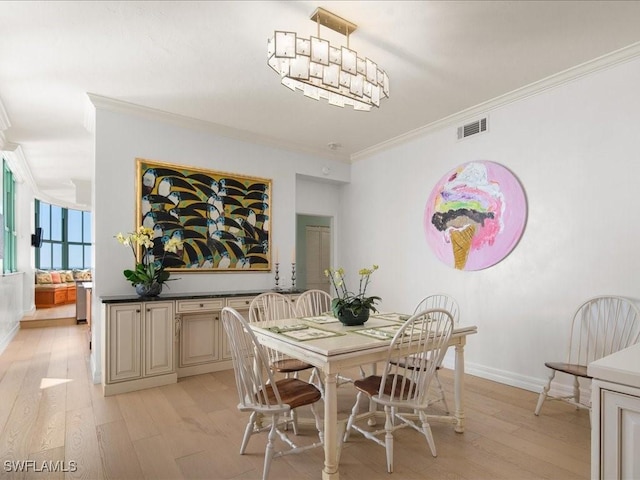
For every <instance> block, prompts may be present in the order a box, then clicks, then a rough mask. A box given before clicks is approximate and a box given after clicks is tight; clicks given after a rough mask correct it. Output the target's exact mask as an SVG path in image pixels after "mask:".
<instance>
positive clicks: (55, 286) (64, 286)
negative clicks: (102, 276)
mask: <svg viewBox="0 0 640 480" xmlns="http://www.w3.org/2000/svg"><path fill="white" fill-rule="evenodd" d="M76 281H83V282H86V281H91V272H90V271H89V270H73V271H71V270H38V271H37V272H36V284H35V303H36V308H50V307H55V306H58V305H65V304H68V303H75V301H76Z"/></svg>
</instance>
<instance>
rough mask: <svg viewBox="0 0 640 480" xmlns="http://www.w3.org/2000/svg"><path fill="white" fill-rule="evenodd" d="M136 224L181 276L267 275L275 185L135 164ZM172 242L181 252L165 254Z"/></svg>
mask: <svg viewBox="0 0 640 480" xmlns="http://www.w3.org/2000/svg"><path fill="white" fill-rule="evenodd" d="M136 167H137V168H136V176H137V179H136V182H137V183H136V201H137V203H136V222H137V225H143V226H145V227H148V228H151V229H152V230H153V237H154V240H153V243H154V245H153V254H154V256H155V257H156V258H163V260H162V263H163V266H164V267H165V268H166V269H168V270H174V271H180V272H204V271H221V272H222V271H235V272H237V271H269V270H271V248H270V245H271V243H270V238H271V237H270V234H269V218H270V216H271V180H270V179H266V178H257V177H249V176H245V175H238V174H234V173H226V172H217V171H213V170H205V169H202V168H195V167H188V166H185V165H174V164H169V163H160V162H155V161H151V160H145V159H141V158H137V159H136ZM171 238H178V239H180V240H182V242H183V243H182V245H183V246H182V249H181V250H178V251H177V252H176V253H175V254H173V253H168V252H167V253H165V252H164V244H165V243H166V242H167V241H168V240H169V239H171Z"/></svg>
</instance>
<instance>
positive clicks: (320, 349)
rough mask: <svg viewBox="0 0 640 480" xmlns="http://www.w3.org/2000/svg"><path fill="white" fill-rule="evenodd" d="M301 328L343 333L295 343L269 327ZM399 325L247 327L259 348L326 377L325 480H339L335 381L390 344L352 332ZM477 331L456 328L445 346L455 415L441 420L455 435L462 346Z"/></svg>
mask: <svg viewBox="0 0 640 480" xmlns="http://www.w3.org/2000/svg"><path fill="white" fill-rule="evenodd" d="M298 324H305V325H308V326H309V327H313V328H318V329H321V330H325V331H330V332H336V333H340V334H344V335H340V336H332V337H328V338H320V339H313V340H305V341H299V340H296V339H294V338H290V337H287V336H285V335H283V334H281V333H275V332H273V331H271V330H269V328H272V327H274V326H277V327H285V326H288V325H298ZM394 324H395V325H397V322H393V321H390V320H386V319H381V318H376V317H373V316H372V317H371V318H370V319H369V321H367V323H366V324H365V325H364V326H358V327H345V326H344V325H342V324H341V323H339V322H337V323H327V324H322V325H317V324H314V323H312V322H310V321H305V320H304V319H299V318H295V319H286V320H276V321H271V322H261V323H254V324H251V328H252V330H253V332H254V333H255V334H256V336H257V338H258V340H259V341H260V343H262V344H263V345H265V346H267V347H269V348H273V349H275V350H278V351H279V352H282V353H284V354H286V355H289V356H291V357H293V358H297V359H299V360H303V361H305V362H307V363H310V364H311V365H313V366H315V367H318V368H319V369H320V370H321V371H322V372H323V375H324V389H325V393H324V442H325V443H324V468H323V470H322V478H323V480H338V478H339V473H338V461H339V458H340V451H339V448H340V445H341V442H340V440H339V438H340V436H341V435H342V429H343V428H344V422H341V424H339V423H338V403H337V402H338V401H337V385H336V377H337V375H338V373H339V372H340V371H344V370H345V369H347V368H349V367H357V366H360V365H368V364H375V363H376V362H380V361H384V360H386V358H387V352H388V349H389V344H390V343H391V342H390V339H389V340H381V339H376V338H371V337H368V336H365V335H361V334H357V333H352V332H353V331H354V330H359V329H363V328H366V329H370V328H377V327H384V326H389V325H394ZM474 333H477V327H476V326H465V327H457V328H455V329H454V331H453V334H452V336H451V340H450V342H449V346H453V347H454V348H455V370H454V397H455V399H454V401H455V412H454V414H453V415H452V416H442V418H449V419H451V421H452V423H453V424H454V429H455V431H456V432H458V433H462V432H464V418H465V414H464V406H463V393H464V382H463V378H464V346H465V344H466V339H467V335H470V334H474Z"/></svg>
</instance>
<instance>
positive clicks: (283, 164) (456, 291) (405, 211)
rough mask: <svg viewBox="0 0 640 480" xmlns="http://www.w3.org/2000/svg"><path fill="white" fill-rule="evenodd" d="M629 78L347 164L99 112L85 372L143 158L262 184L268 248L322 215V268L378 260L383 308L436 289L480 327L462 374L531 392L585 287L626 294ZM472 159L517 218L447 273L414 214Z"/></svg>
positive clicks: (597, 81)
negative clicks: (481, 257)
mask: <svg viewBox="0 0 640 480" xmlns="http://www.w3.org/2000/svg"><path fill="white" fill-rule="evenodd" d="M638 79H640V59H636V60H632V61H629V62H627V63H624V64H619V65H617V66H614V67H611V68H609V69H607V70H603V71H600V72H596V73H593V74H591V75H588V76H584V77H581V78H579V79H577V80H574V81H572V82H570V83H566V84H564V85H561V86H559V87H555V88H553V89H549V90H547V91H544V92H542V93H539V94H537V95H535V96H532V97H529V98H527V99H524V100H520V101H517V102H514V103H511V104H509V105H506V106H503V107H500V108H496V109H494V110H492V111H490V112H488V113H489V129H490V131H489V132H488V133H487V134H483V135H479V136H477V137H471V138H469V139H466V140H463V141H457V140H456V136H455V129H454V128H453V127H451V128H446V129H443V130H440V131H436V132H434V133H431V134H428V135H425V136H424V137H421V138H418V139H414V140H412V141H411V142H408V143H405V144H403V145H400V146H396V147H394V148H392V149H390V150H386V151H383V152H380V153H378V154H376V155H374V156H372V157H369V158H367V159H364V160H361V161H358V162H356V163H355V164H353V165H352V166H351V168H350V169H349V166H347V165H344V164H341V163H338V162H335V163H332V162H330V161H327V160H325V159H320V158H314V157H311V156H307V155H300V154H295V153H291V152H287V151H284V150H280V149H277V148H272V147H265V146H258V145H253V144H250V143H246V142H241V141H238V140H233V139H230V138H225V137H222V136H219V135H215V134H212V133H208V132H205V131H199V130H189V129H186V128H181V127H179V126H176V125H172V124H169V123H163V122H161V121H153V120H149V119H146V118H142V117H137V116H135V115H133V114H127V113H121V112H120V113H118V112H115V111H111V110H107V109H104V108H98V110H97V113H96V171H95V182H96V184H95V193H94V195H95V201H94V205H95V209H94V219H95V241H96V246H95V254H96V258H95V263H94V265H95V277H94V278H95V298H96V301H95V303H94V317H95V318H96V322H95V324H94V332H98V333H95V335H98V336H97V337H95V338H94V343H93V345H94V346H95V348H94V355H93V364H94V378H95V379H96V380H98V379H99V372H100V349H101V348H102V341H101V339H100V338H99V329H100V326H99V323H100V319H99V318H97V317H98V312H99V309H98V308H97V306H98V305H99V303H98V300H97V299H98V297H100V296H104V295H113V294H130V293H132V287H131V286H130V285H129V284H128V283H127V282H126V281H125V279H124V277H123V276H122V270H123V269H125V268H128V267H130V266H131V263H132V259H131V257H130V253H129V251H128V250H127V249H125V248H123V247H121V246H120V245H118V244H117V242H116V241H115V239H114V238H113V236H114V235H115V234H116V233H117V232H118V231H128V230H130V229H132V228H133V227H134V210H135V198H134V176H135V161H134V159H135V158H136V157H142V158H147V159H151V160H158V161H167V162H172V163H182V164H186V165H191V166H196V167H204V168H210V169H214V170H222V171H230V172H235V173H241V174H248V175H253V176H259V177H268V178H272V179H273V235H274V237H273V242H274V243H273V245H275V246H278V248H279V250H280V252H289V251H290V250H291V249H292V248H293V246H294V245H293V239H294V235H295V215H296V213H304V214H316V215H326V216H331V217H333V218H334V219H336V222H335V223H334V227H336V228H334V229H333V230H334V235H335V241H334V246H335V251H336V252H337V253H336V255H335V257H334V262H333V264H334V265H336V266H338V265H341V266H344V267H345V268H346V269H347V271H348V272H349V274H350V275H352V278H353V279H354V280H355V277H353V276H354V275H355V274H356V272H357V270H358V269H360V268H362V267H363V266H368V265H371V264H373V263H376V264H378V265H380V270H379V271H378V272H376V274H375V275H374V276H373V279H372V280H373V283H372V285H371V287H370V293H372V294H376V295H380V296H381V297H382V298H383V302H382V305H381V307H382V309H384V310H395V311H411V310H412V309H413V306H414V304H415V303H416V302H417V301H418V300H419V299H421V298H422V297H423V296H425V295H426V294H429V293H434V292H446V293H450V294H451V295H453V296H455V297H456V298H457V299H458V301H459V303H460V306H461V312H462V322H463V323H473V324H476V325H478V327H479V333H478V335H476V336H475V337H473V338H471V339H470V340H469V344H468V346H467V350H466V353H467V356H466V359H467V372H469V373H472V374H476V375H481V376H484V377H487V378H492V379H495V380H498V381H502V382H505V383H509V384H512V385H517V386H521V387H523V388H528V389H533V390H538V389H539V387H540V385H541V384H542V382H543V379H544V378H545V377H546V376H547V371H546V369H545V367H544V362H545V361H550V360H560V359H562V358H563V356H564V354H565V349H566V344H567V337H568V330H569V322H570V320H571V316H572V314H573V311H574V310H575V308H576V307H577V306H578V305H579V304H580V303H581V302H582V301H584V300H586V299H588V298H590V297H592V296H595V295H599V294H619V295H626V296H630V297H633V298H636V297H638V294H637V287H636V283H635V282H636V272H638V271H639V267H640V258H639V257H638V255H637V254H636V250H637V247H636V243H635V242H636V241H637V239H639V238H640V226H639V225H638V222H637V221H636V217H637V214H636V212H635V208H636V203H637V202H636V200H635V196H636V192H637V190H638V188H637V186H636V183H637V182H636V179H637V178H638V177H639V174H640V161H639V160H640V159H639V158H638V157H639V155H640V149H638V142H637V138H638V135H637V126H638V125H640V96H638V94H637V88H636V87H637V83H638ZM461 123H462V122H461ZM472 160H489V161H493V162H497V163H500V164H503V165H505V166H506V167H507V168H509V169H510V170H511V171H512V172H513V173H514V174H515V175H516V176H517V177H518V178H519V179H520V181H521V183H522V185H523V187H524V189H525V193H526V195H527V198H528V208H529V214H528V221H527V225H526V228H525V231H524V234H523V237H522V239H521V241H520V243H519V244H518V245H517V246H516V248H515V249H514V250H513V252H512V253H511V254H510V255H509V256H508V257H507V258H506V259H504V260H503V261H502V262H500V263H498V264H497V265H495V266H493V267H490V268H488V269H485V270H482V271H477V272H461V271H457V270H454V269H453V268H451V267H449V266H447V265H444V264H443V263H441V262H440V261H439V260H438V259H437V258H436V257H435V256H434V255H433V253H432V252H431V251H430V249H429V247H428V246H427V243H426V240H425V237H424V233H423V227H422V217H423V211H424V206H425V202H426V200H427V197H428V195H429V193H430V191H431V189H432V188H433V186H434V185H435V183H436V182H437V181H438V180H439V179H440V178H441V177H442V176H443V175H444V174H445V173H446V172H448V171H449V170H450V169H452V168H454V167H456V166H457V165H459V164H461V163H465V162H468V161H472ZM326 165H330V166H331V174H330V180H334V181H337V182H349V181H350V182H351V183H350V184H348V185H346V186H336V184H328V183H323V182H322V181H320V179H323V180H324V179H325V177H324V175H323V174H322V173H321V170H322V167H324V166H326ZM314 179H318V180H314ZM293 198H295V203H294V202H291V199H293ZM179 276H180V278H181V279H180V280H179V281H177V282H172V284H171V292H189V291H196V292H200V291H228V290H240V289H242V290H247V289H262V288H271V287H272V286H273V278H272V274H271V273H245V274H226V273H225V274H220V273H212V274H190V275H188V274H183V275H179ZM533 407H534V406H533V405H532V409H533Z"/></svg>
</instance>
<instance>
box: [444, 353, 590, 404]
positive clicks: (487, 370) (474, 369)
mask: <svg viewBox="0 0 640 480" xmlns="http://www.w3.org/2000/svg"><path fill="white" fill-rule="evenodd" d="M442 365H443V366H444V367H445V368H450V369H454V367H455V358H454V357H453V356H446V357H445V358H444V361H443V362H442ZM464 372H465V373H468V374H469V375H473V376H475V377H480V378H484V379H486V380H491V381H494V382H497V383H502V384H504V385H510V386H512V387H517V388H522V389H523V390H528V391H530V392H535V393H540V392H541V391H542V388H543V387H544V386H545V385H546V384H547V382H548V381H549V377H546V378H536V377H529V376H526V375H519V374H517V373H514V372H509V371H507V370H500V369H497V368H491V367H487V366H485V365H479V364H477V363H471V362H468V361H465V362H464ZM558 375H559V374H558ZM558 375H557V376H556V379H558ZM569 378H570V377H569V376H567V379H569ZM571 378H573V377H571ZM580 383H581V384H580V398H581V400H583V399H590V398H591V388H590V387H591V382H590V381H588V380H584V379H582V380H581V382H580ZM549 394H550V395H552V396H566V395H572V394H573V386H572V384H562V383H559V382H557V381H554V382H553V383H552V385H551V389H550V390H549ZM534 407H535V405H534Z"/></svg>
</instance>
